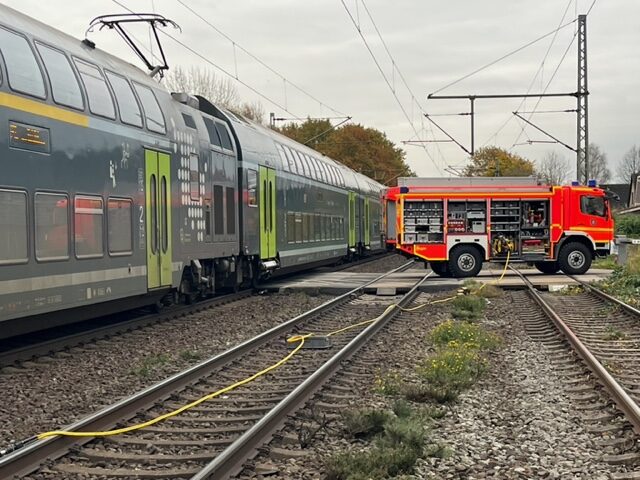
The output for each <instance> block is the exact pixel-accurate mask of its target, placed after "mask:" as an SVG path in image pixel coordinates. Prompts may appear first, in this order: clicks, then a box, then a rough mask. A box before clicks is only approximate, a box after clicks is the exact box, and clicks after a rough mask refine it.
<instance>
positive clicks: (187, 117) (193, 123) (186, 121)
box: [182, 113, 198, 130]
mask: <svg viewBox="0 0 640 480" xmlns="http://www.w3.org/2000/svg"><path fill="white" fill-rule="evenodd" d="M182 119H183V120H184V124H185V125H186V126H187V127H189V128H193V129H194V130H197V129H198V127H196V121H195V120H194V119H193V117H192V116H191V115H188V114H186V113H183V114H182Z"/></svg>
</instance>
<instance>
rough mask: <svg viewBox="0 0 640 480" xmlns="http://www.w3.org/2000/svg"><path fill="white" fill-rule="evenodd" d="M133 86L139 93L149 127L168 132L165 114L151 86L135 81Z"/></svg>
mask: <svg viewBox="0 0 640 480" xmlns="http://www.w3.org/2000/svg"><path fill="white" fill-rule="evenodd" d="M133 88H134V89H135V91H136V93H137V94H138V98H139V99H140V102H141V103H142V109H143V110H144V117H145V119H146V120H147V128H148V129H149V130H151V131H152V132H156V133H167V127H166V125H165V123H164V116H163V115H162V110H161V109H160V105H159V104H158V100H157V99H156V96H155V95H154V94H153V92H152V91H151V89H150V88H149V87H145V86H144V85H140V84H139V83H136V82H133Z"/></svg>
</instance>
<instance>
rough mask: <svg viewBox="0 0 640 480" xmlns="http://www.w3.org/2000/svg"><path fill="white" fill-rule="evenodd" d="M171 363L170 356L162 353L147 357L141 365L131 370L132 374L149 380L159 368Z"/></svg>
mask: <svg viewBox="0 0 640 480" xmlns="http://www.w3.org/2000/svg"><path fill="white" fill-rule="evenodd" d="M168 362H169V356H168V355H166V354H164V353H161V354H159V355H149V356H147V357H145V358H144V359H143V360H142V362H140V364H139V365H137V366H135V367H133V368H132V369H131V373H133V374H134V375H136V376H138V377H142V378H149V377H151V376H152V374H153V373H154V372H155V371H156V370H158V368H160V367H162V366H163V365H165V364H167V363H168Z"/></svg>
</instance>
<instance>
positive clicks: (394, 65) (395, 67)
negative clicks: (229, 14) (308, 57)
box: [178, 0, 445, 163]
mask: <svg viewBox="0 0 640 480" xmlns="http://www.w3.org/2000/svg"><path fill="white" fill-rule="evenodd" d="M178 1H180V0H178ZM361 1H362V6H363V7H364V10H365V12H366V14H367V17H369V20H370V21H371V24H372V25H373V28H374V30H375V31H376V33H377V34H378V38H379V39H380V42H381V43H382V46H383V47H384V50H385V52H387V55H388V56H389V60H391V69H392V73H394V72H398V75H399V77H400V80H401V81H402V83H403V85H404V87H405V88H406V89H407V91H408V92H409V95H410V96H411V101H412V104H415V105H416V106H417V107H418V109H419V110H420V112H421V113H422V114H423V115H426V113H427V112H426V110H425V109H424V108H423V107H422V104H421V103H420V101H419V100H418V97H417V96H416V95H415V94H414V93H413V90H412V89H411V87H410V86H409V83H408V82H407V80H406V78H405V76H404V74H403V73H402V71H401V70H400V68H399V67H398V62H396V59H395V58H394V56H393V54H392V53H391V50H390V49H389V47H388V45H387V42H385V40H384V38H383V36H382V33H381V32H380V29H379V28H378V25H377V23H376V21H375V20H374V19H373V15H372V14H371V12H370V11H369V7H367V4H366V3H365V0H361ZM356 3H357V1H356ZM412 118H413V115H412ZM428 127H429V132H427V131H426V130H425V128H424V126H423V128H422V129H421V130H420V131H423V130H424V131H425V133H431V137H432V139H434V140H435V134H434V132H433V127H432V125H431V123H429V124H428ZM438 152H439V154H440V158H441V159H442V161H443V163H445V160H444V155H443V154H442V151H441V150H440V146H439V145H438Z"/></svg>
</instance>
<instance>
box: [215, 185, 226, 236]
mask: <svg viewBox="0 0 640 480" xmlns="http://www.w3.org/2000/svg"><path fill="white" fill-rule="evenodd" d="M213 228H214V231H215V234H216V235H222V234H224V191H223V188H222V185H214V186H213Z"/></svg>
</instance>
